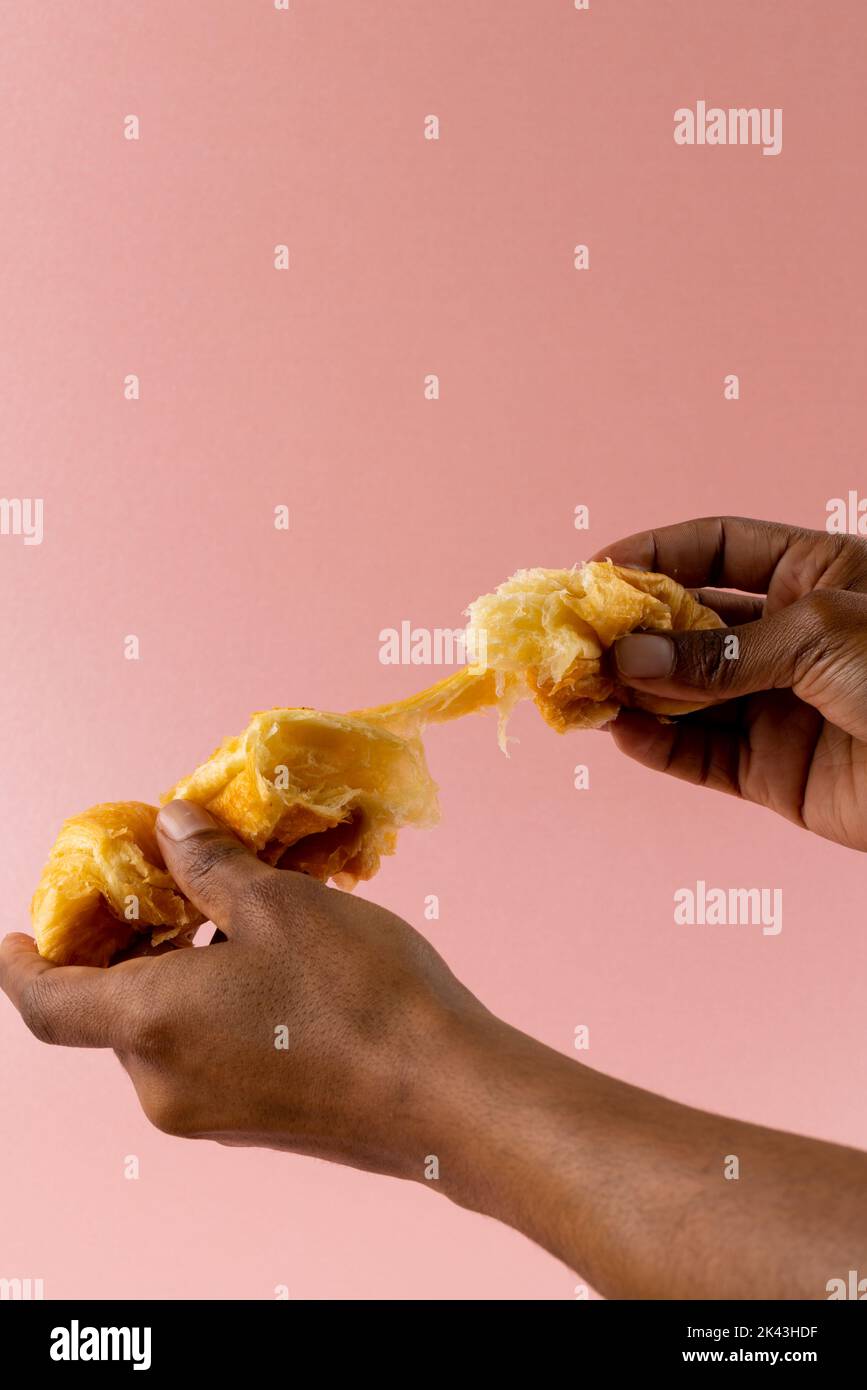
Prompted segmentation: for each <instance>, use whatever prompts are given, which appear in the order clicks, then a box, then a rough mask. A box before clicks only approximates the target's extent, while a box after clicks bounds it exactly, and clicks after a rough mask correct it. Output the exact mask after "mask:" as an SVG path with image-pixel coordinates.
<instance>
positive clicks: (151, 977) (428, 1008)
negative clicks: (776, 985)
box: [0, 802, 867, 1298]
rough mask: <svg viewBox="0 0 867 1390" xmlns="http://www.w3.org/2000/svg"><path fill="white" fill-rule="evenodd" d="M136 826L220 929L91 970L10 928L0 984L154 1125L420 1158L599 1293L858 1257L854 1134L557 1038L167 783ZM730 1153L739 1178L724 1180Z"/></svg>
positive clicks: (778, 1275)
mask: <svg viewBox="0 0 867 1390" xmlns="http://www.w3.org/2000/svg"><path fill="white" fill-rule="evenodd" d="M158 829H159V836H160V844H161V847H162V851H163V855H164V857H165V860H166V864H167V866H168V868H169V869H170V870H171V872H172V874H173V875H174V877H175V879H176V880H177V882H178V883H179V884H180V886H181V888H183V890H184V892H185V893H186V894H187V896H188V897H189V898H190V899H191V900H192V901H193V902H194V903H195V904H196V905H197V907H199V908H200V909H201V911H202V912H204V913H205V914H207V915H208V916H209V917H211V919H212V920H214V921H215V922H216V923H217V924H218V926H219V927H220V928H221V930H222V933H223V934H224V937H225V939H221V940H220V941H219V942H218V943H217V944H216V945H210V946H206V947H204V948H200V949H199V948H197V949H186V950H169V951H165V952H162V953H161V954H157V955H147V956H142V957H138V958H136V959H130V960H125V961H122V962H120V963H119V964H117V965H113V966H110V967H109V968H108V969H107V970H98V969H93V968H89V967H86V966H56V965H52V964H51V963H50V962H49V961H45V960H42V958H41V957H40V956H39V955H38V954H37V952H36V949H35V946H34V943H33V941H32V940H31V938H29V937H26V936H23V935H20V934H13V935H12V936H7V937H6V939H5V940H4V942H3V943H2V947H0V985H2V987H3V989H4V990H5V991H6V993H7V994H8V995H9V996H10V998H11V999H12V1000H13V1002H14V1003H15V1004H16V1005H17V1006H18V1007H19V1008H20V1010H21V1012H22V1014H23V1016H24V1019H25V1021H26V1022H27V1023H28V1024H29V1026H30V1028H31V1029H32V1030H33V1031H34V1033H35V1034H36V1036H37V1037H39V1038H41V1039H43V1040H44V1041H45V1042H53V1043H65V1044H67V1045H68V1046H78V1047H114V1048H115V1050H116V1051H117V1054H118V1056H119V1057H120V1060H121V1062H122V1063H123V1065H124V1066H125V1067H126V1069H127V1071H128V1072H129V1074H130V1076H131V1077H132V1080H133V1084H134V1085H135V1088H136V1090H137V1092H138V1095H139V1099H140V1100H141V1103H142V1106H143V1107H144V1110H145V1112H146V1114H147V1115H148V1116H149V1117H150V1119H151V1120H152V1121H153V1122H154V1124H156V1125H157V1126H158V1127H159V1128H160V1129H163V1130H166V1131H168V1132H169V1133H170V1134H176V1135H181V1136H187V1137H190V1138H210V1139H216V1140H218V1141H219V1142H220V1143H223V1144H258V1145H263V1146H267V1147H270V1148H278V1149H291V1150H294V1151H296V1152H298V1153H304V1154H313V1155H316V1156H318V1157H320V1158H328V1159H332V1160H334V1161H336V1162H339V1163H350V1164H353V1165H354V1166H355V1167H358V1168H366V1169H371V1170H373V1171H376V1172H381V1173H391V1174H394V1175H397V1176H402V1177H405V1178H413V1179H415V1180H416V1181H419V1182H422V1181H424V1182H425V1183H426V1185H427V1186H429V1187H430V1188H431V1190H433V1191H438V1192H443V1193H445V1194H446V1195H448V1196H449V1197H450V1198H452V1199H453V1200H454V1201H456V1202H458V1203H460V1204H461V1205H462V1206H466V1207H469V1208H471V1209H472V1210H474V1211H479V1212H484V1213H486V1214H487V1215H490V1216H494V1217H496V1218H497V1219H498V1220H500V1221H504V1222H506V1223H508V1224H509V1225H511V1226H513V1227H515V1228H516V1229H517V1230H520V1231H523V1232H524V1234H526V1235H528V1236H529V1237H530V1238H531V1239H532V1240H535V1241H537V1242H538V1243H539V1244H540V1245H543V1246H544V1247H545V1248H546V1249H547V1250H550V1251H551V1252H552V1253H553V1254H555V1255H557V1256H559V1257H560V1258H561V1259H562V1260H564V1261H565V1262H566V1263H567V1264H569V1265H571V1266H572V1268H574V1269H577V1270H580V1272H581V1274H582V1275H583V1277H584V1278H585V1279H587V1280H589V1281H590V1282H591V1283H592V1284H593V1286H594V1287H595V1288H596V1289H598V1290H599V1292H600V1293H604V1294H607V1295H609V1296H611V1297H621V1298H723V1297H731V1298H755V1297H765V1298H775V1297H776V1298H795V1297H801V1298H825V1297H826V1296H827V1288H826V1281H827V1279H828V1277H829V1274H835V1273H837V1272H839V1271H840V1270H843V1271H845V1270H848V1269H859V1268H862V1267H863V1265H864V1261H865V1258H867V1201H865V1193H867V1159H865V1156H864V1155H863V1154H859V1153H856V1152H854V1151H853V1150H851V1149H841V1148H838V1147H837V1146H835V1145H833V1144H820V1143H817V1142H816V1141H815V1140H812V1139H801V1138H798V1137H797V1136H796V1135H791V1134H779V1133H775V1132H774V1131H772V1130H765V1129H761V1128H759V1127H757V1126H755V1125H745V1124H741V1123H739V1122H738V1121H736V1120H727V1119H724V1118H722V1117H720V1116H718V1115H708V1114H704V1113H703V1112H701V1111H699V1110H693V1109H691V1108H689V1107H688V1106H683V1105H677V1104H675V1103H674V1102H673V1101H669V1100H665V1099H663V1098H662V1097H660V1096H654V1095H651V1094H649V1093H648V1092H646V1091H641V1090H638V1089H637V1088H636V1087H634V1086H629V1085H627V1084H626V1083H625V1082H622V1081H618V1080H614V1079H613V1078H611V1077H606V1076H603V1075H601V1074H600V1073H598V1072H595V1071H592V1070H591V1069H590V1068H589V1067H585V1066H582V1065H580V1064H579V1063H578V1062H576V1061H570V1060H569V1058H567V1057H564V1056H562V1055H561V1054H560V1053H558V1052H554V1051H552V1049H551V1048H548V1047H544V1046H543V1045H542V1044H541V1043H538V1042H536V1041H534V1040H533V1039H532V1038H528V1037H527V1036H526V1035H525V1034H523V1033H520V1032H518V1031H517V1030H516V1029H514V1028H510V1027H509V1026H508V1025H507V1024H505V1023H503V1022H501V1021H500V1020H499V1019H496V1018H494V1016H493V1015H492V1014H490V1013H488V1011H487V1010H486V1009H484V1008H483V1007H482V1005H481V1004H480V1003H479V1002H478V1000H476V999H475V998H474V997H473V995H471V994H470V993H469V991H468V990H466V989H465V988H464V986H463V985H461V984H460V983H459V982H458V981H457V980H456V979H455V977H454V976H453V975H452V974H451V972H450V971H449V969H448V967H447V966H446V965H445V964H444V962H443V961H442V960H441V959H440V957H439V956H438V955H437V954H436V952H435V951H434V950H433V949H432V948H431V947H430V946H429V945H428V943H427V942H426V941H425V940H424V939H423V938H422V937H421V936H419V935H418V933H417V932H414V931H413V930H412V928H411V927H409V926H408V925H407V924H406V923H405V922H402V921H400V919H399V918H397V917H394V916H392V914H391V913H389V912H385V911H384V910H383V909H382V908H379V907H375V906H374V905H373V904H371V903H368V902H364V901H362V900H359V899H354V898H351V897H349V896H348V895H345V894H342V893H340V892H339V891H337V890H336V889H330V888H325V887H323V885H322V884H320V883H315V882H313V881H312V880H310V879H307V878H304V877H303V876H302V875H300V874H296V873H293V872H292V871H290V870H279V869H272V868H269V867H268V866H267V865H265V864H262V863H261V862H260V861H259V860H258V859H256V858H255V857H254V856H253V855H252V854H250V853H249V852H248V851H247V850H246V849H245V848H244V847H243V846H242V845H241V844H239V842H238V841H237V840H235V839H233V837H232V836H231V835H229V834H228V833H226V832H225V831H224V830H222V829H221V828H220V827H219V826H218V825H217V823H216V822H215V821H213V820H212V819H211V817H209V816H208V813H207V812H206V811H203V810H202V809H201V808H200V807H197V806H194V805H192V804H191V803H187V802H181V803H178V802H174V803H172V805H171V806H170V807H168V808H166V809H164V810H163V811H162V812H161V814H160V819H159V822H158ZM284 1030H285V1032H284ZM284 1038H285V1042H286V1046H285V1047H276V1046H275V1042H276V1041H281V1042H282V1041H283V1040H284ZM731 1154H737V1155H738V1156H739V1158H740V1161H741V1163H742V1164H743V1165H744V1171H745V1172H748V1173H749V1174H750V1179H749V1181H748V1182H745V1183H737V1184H731V1183H729V1182H727V1181H726V1180H725V1176H724V1172H725V1162H726V1155H731ZM431 1159H434V1160H435V1162H436V1168H435V1170H433V1169H432V1168H431V1166H430V1160H431ZM733 1189H736V1190H733Z"/></svg>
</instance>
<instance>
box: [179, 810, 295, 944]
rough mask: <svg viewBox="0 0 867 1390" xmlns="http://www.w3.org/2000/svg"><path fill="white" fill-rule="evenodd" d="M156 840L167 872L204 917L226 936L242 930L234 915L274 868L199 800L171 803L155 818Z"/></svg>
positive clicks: (241, 921) (273, 871) (239, 916)
mask: <svg viewBox="0 0 867 1390" xmlns="http://www.w3.org/2000/svg"><path fill="white" fill-rule="evenodd" d="M157 839H158V840H159V845H160V849H161V850H162V854H163V858H164V859H165V861H166V868H167V869H168V870H169V872H170V874H171V875H172V877H173V878H174V880H175V882H176V883H177V885H178V887H179V888H180V889H181V891H182V892H183V893H185V894H186V896H187V897H188V898H189V900H190V902H191V903H193V904H194V905H195V906H196V907H197V908H198V909H199V911H200V912H204V914H205V916H206V917H208V918H209V919H210V920H211V921H212V922H215V923H216V924H217V925H218V926H219V927H222V928H223V930H224V931H225V932H226V934H227V935H228V936H234V935H237V934H238V930H239V928H240V929H242V928H243V920H242V914H239V913H238V912H234V913H233V911H232V908H233V907H236V908H237V906H238V900H239V897H240V896H241V895H242V894H243V893H244V892H245V890H247V889H248V888H249V887H250V886H251V885H253V884H258V883H261V882H263V881H264V880H265V879H268V878H269V877H270V876H271V875H272V874H273V873H276V870H275V869H270V868H269V867H268V866H267V864H263V863H262V862H261V860H259V859H257V858H256V856H255V854H252V853H251V851H250V850H248V849H247V848H246V846H245V845H243V844H242V843H241V841H240V840H238V839H236V838H235V836H234V835H232V834H230V832H229V831H228V830H226V829H225V827H224V826H222V825H221V824H220V822H219V821H218V820H216V818H215V817H214V816H212V815H211V814H210V812H208V811H206V810H205V808H204V806H199V805H198V804H197V803H196V802H195V801H170V802H169V803H168V805H166V806H163V808H162V810H161V811H160V813H159V815H158V816H157Z"/></svg>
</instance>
